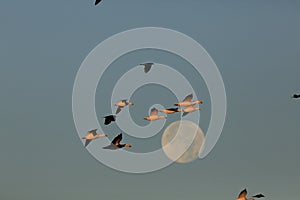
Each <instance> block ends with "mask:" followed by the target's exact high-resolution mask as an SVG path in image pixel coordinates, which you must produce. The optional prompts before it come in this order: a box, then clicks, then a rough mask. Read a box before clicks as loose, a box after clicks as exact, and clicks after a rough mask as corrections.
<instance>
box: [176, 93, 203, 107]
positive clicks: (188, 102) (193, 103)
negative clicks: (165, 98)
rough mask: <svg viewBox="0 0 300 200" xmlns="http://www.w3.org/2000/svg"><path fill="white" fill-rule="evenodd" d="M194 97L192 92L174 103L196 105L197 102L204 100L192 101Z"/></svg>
mask: <svg viewBox="0 0 300 200" xmlns="http://www.w3.org/2000/svg"><path fill="white" fill-rule="evenodd" d="M192 99H193V94H190V95H188V96H186V97H185V98H184V100H183V101H182V102H179V103H176V104H174V105H175V106H184V107H187V106H194V105H196V104H202V101H200V100H196V101H192Z"/></svg>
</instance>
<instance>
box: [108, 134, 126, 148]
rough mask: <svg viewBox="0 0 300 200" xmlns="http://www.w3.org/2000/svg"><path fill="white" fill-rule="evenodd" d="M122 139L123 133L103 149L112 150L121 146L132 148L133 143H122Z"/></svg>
mask: <svg viewBox="0 0 300 200" xmlns="http://www.w3.org/2000/svg"><path fill="white" fill-rule="evenodd" d="M121 140H122V133H120V134H119V135H117V136H116V137H115V138H114V139H113V141H112V142H111V144H110V145H108V146H106V147H103V149H110V150H116V149H120V148H123V147H127V148H130V147H131V145H130V144H120V142H121Z"/></svg>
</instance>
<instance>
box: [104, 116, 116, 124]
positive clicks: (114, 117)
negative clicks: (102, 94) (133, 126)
mask: <svg viewBox="0 0 300 200" xmlns="http://www.w3.org/2000/svg"><path fill="white" fill-rule="evenodd" d="M104 118H105V120H104V124H105V125H108V124H110V123H111V122H114V121H116V116H115V115H107V116H105V117H104Z"/></svg>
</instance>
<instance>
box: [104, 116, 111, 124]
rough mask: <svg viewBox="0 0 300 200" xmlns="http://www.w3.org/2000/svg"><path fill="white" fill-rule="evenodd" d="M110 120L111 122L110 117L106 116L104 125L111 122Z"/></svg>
mask: <svg viewBox="0 0 300 200" xmlns="http://www.w3.org/2000/svg"><path fill="white" fill-rule="evenodd" d="M110 122H111V119H110V118H108V117H105V121H104V125H108V124H110Z"/></svg>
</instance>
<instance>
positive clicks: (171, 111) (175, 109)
mask: <svg viewBox="0 0 300 200" xmlns="http://www.w3.org/2000/svg"><path fill="white" fill-rule="evenodd" d="M159 112H163V113H166V114H174V113H176V112H182V110H181V109H179V108H167V109H164V110H160V111H159Z"/></svg>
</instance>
